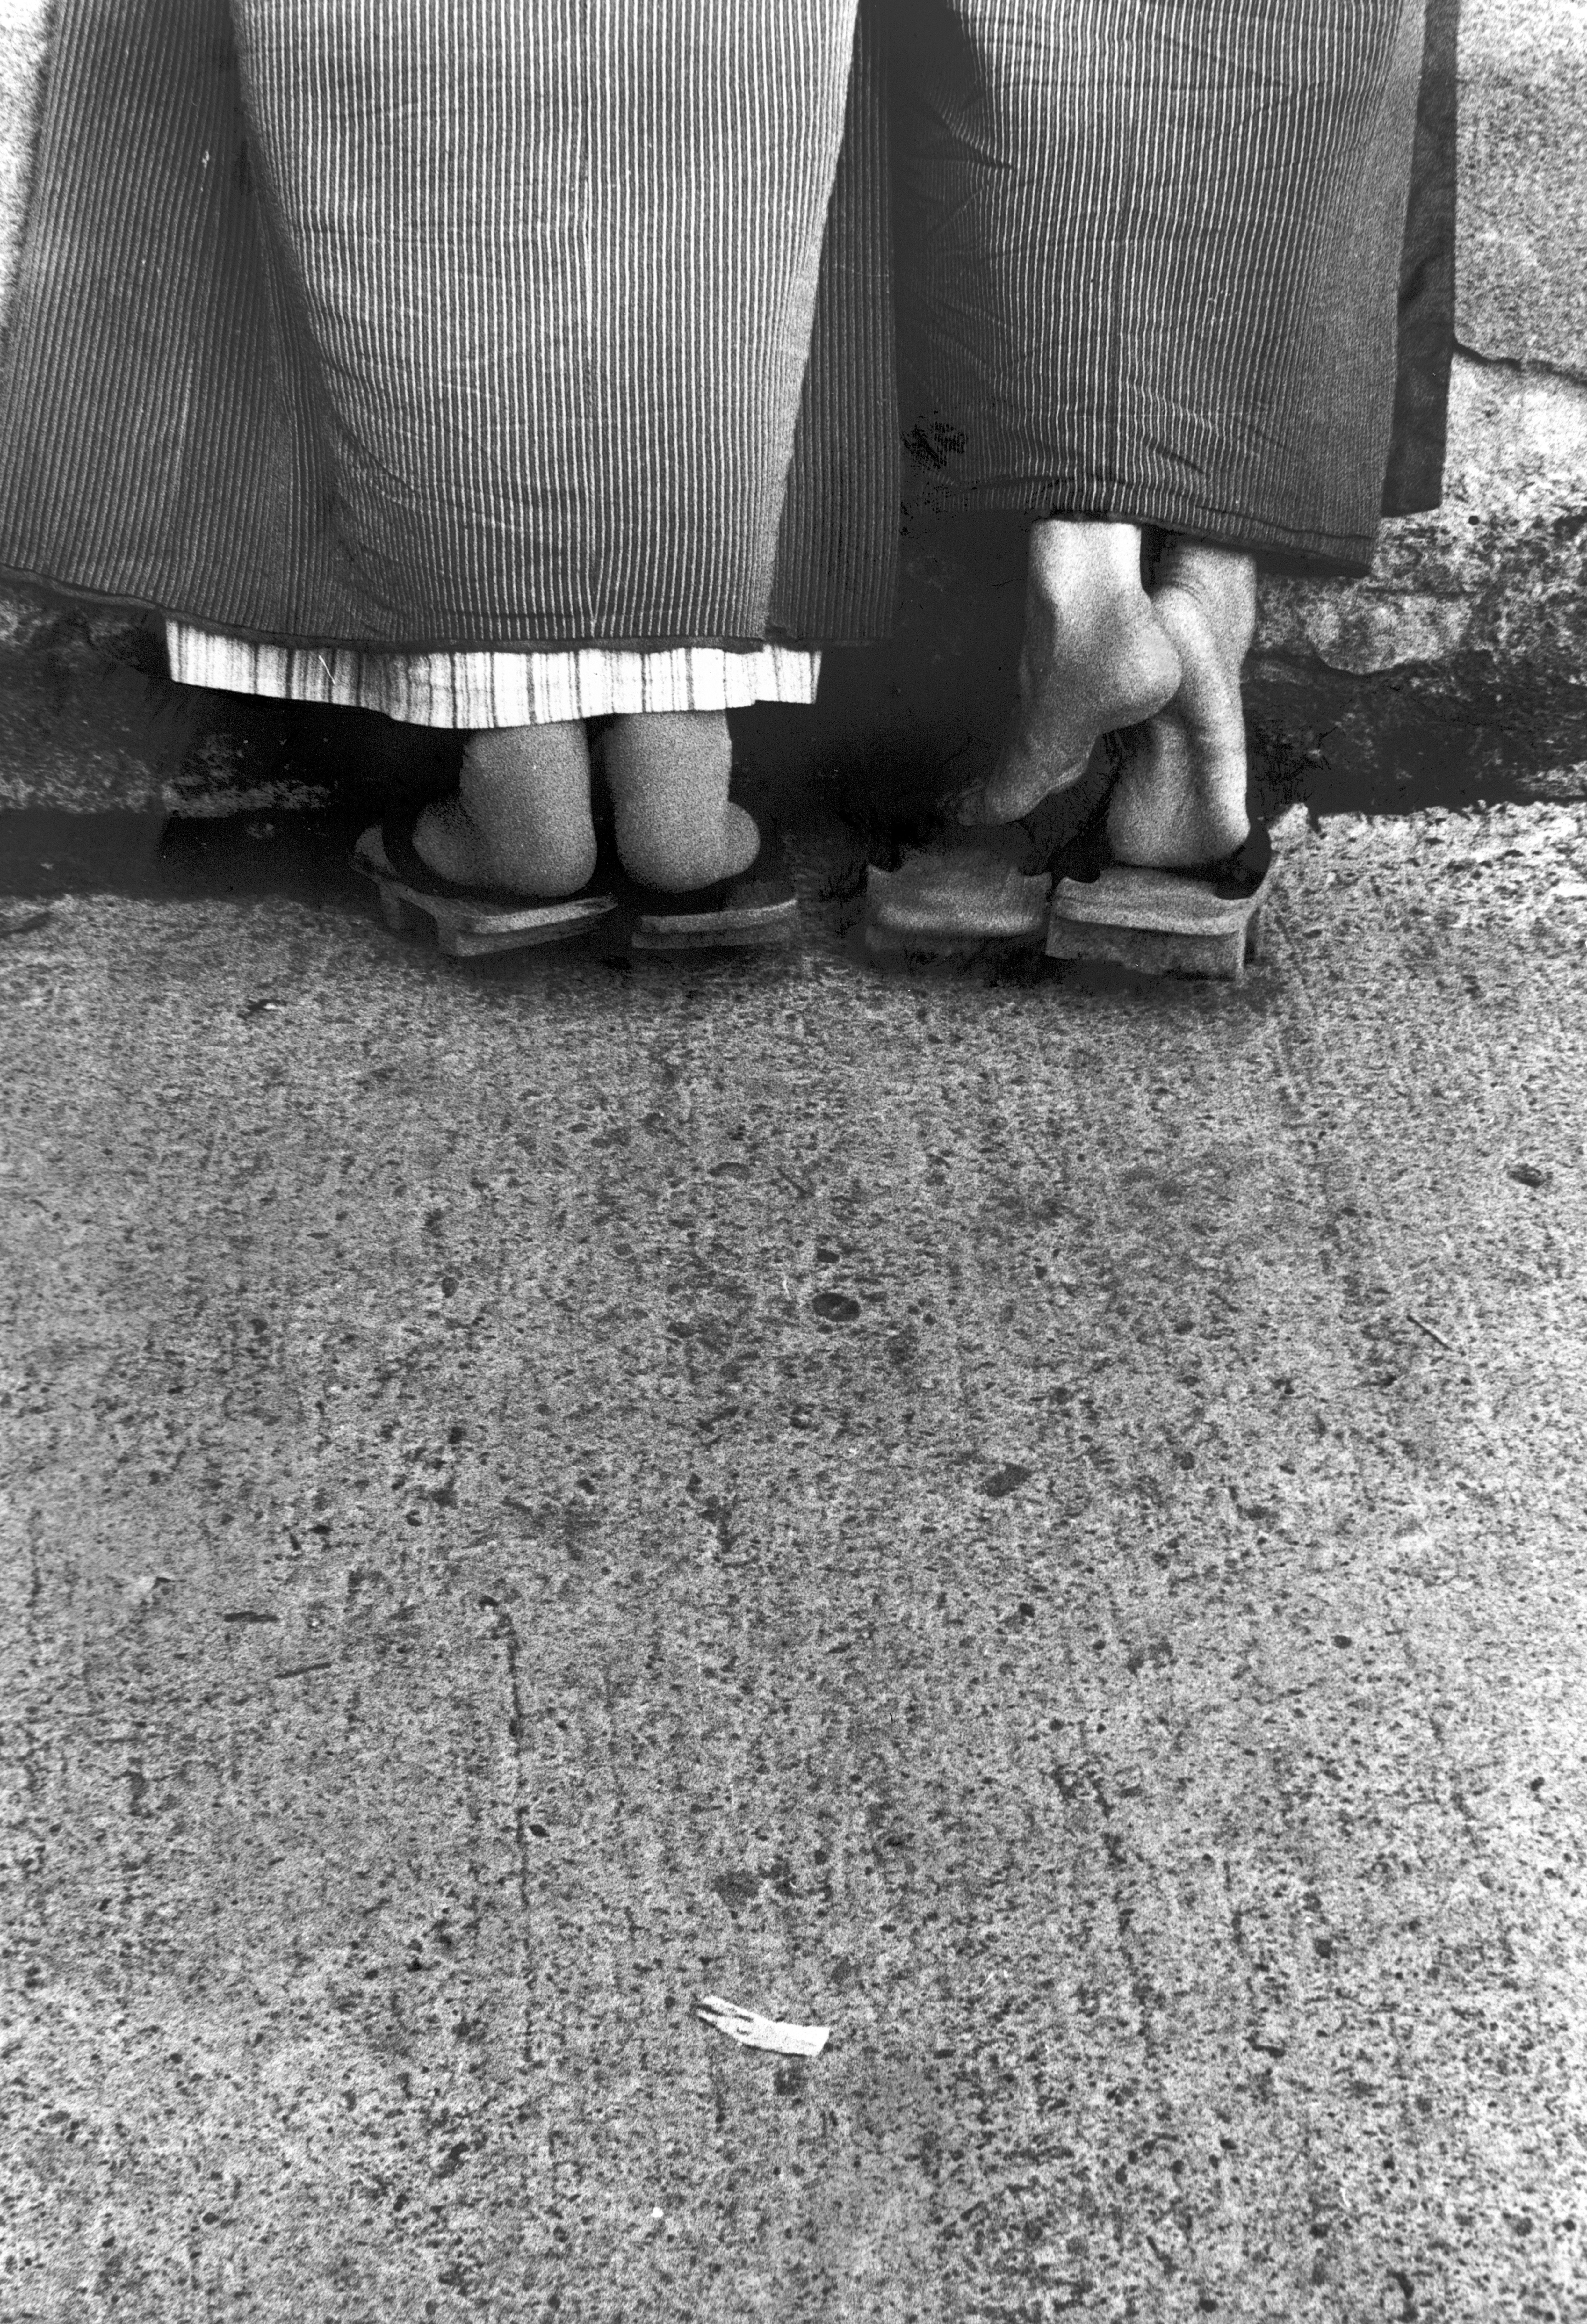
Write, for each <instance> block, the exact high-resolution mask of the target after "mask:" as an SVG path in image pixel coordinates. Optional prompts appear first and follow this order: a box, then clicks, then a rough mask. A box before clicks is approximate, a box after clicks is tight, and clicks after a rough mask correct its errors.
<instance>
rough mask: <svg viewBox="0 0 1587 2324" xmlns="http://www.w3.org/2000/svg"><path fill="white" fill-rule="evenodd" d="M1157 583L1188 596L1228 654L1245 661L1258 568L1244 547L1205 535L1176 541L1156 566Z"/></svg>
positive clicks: (1254, 616) (1253, 628)
mask: <svg viewBox="0 0 1587 2324" xmlns="http://www.w3.org/2000/svg"><path fill="white" fill-rule="evenodd" d="M1164 589H1173V590H1176V591H1178V592H1179V593H1180V594H1181V595H1184V596H1186V597H1188V598H1189V599H1190V601H1191V603H1192V604H1194V605H1195V606H1196V608H1197V609H1198V611H1199V612H1200V613H1202V614H1203V615H1204V617H1205V619H1206V620H1207V622H1209V623H1210V624H1211V626H1212V628H1213V632H1214V634H1215V636H1216V637H1217V639H1218V641H1219V643H1220V645H1221V646H1222V647H1223V650H1224V652H1225V653H1226V654H1232V656H1233V658H1234V659H1236V660H1237V661H1243V660H1244V659H1245V657H1246V655H1247V653H1248V652H1249V651H1250V643H1251V640H1252V638H1253V637H1254V636H1255V634H1256V623H1257V569H1256V560H1255V559H1254V558H1251V557H1250V556H1248V555H1247V554H1246V553H1245V551H1244V550H1242V549H1223V548H1220V547H1219V546H1218V545H1217V544H1216V543H1214V542H1213V541H1206V540H1186V539H1175V540H1171V541H1170V542H1169V543H1168V546H1167V549H1166V550H1165V551H1164V554H1163V558H1162V561H1161V563H1160V564H1159V565H1158V590H1159V591H1161V590H1164Z"/></svg>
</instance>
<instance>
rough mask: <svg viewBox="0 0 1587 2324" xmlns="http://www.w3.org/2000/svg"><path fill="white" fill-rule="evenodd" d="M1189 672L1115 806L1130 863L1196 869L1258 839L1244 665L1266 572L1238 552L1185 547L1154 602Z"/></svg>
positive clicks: (1114, 828) (1153, 720)
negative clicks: (1250, 794)
mask: <svg viewBox="0 0 1587 2324" xmlns="http://www.w3.org/2000/svg"><path fill="white" fill-rule="evenodd" d="M1152 604H1153V606H1154V608H1155V610H1156V613H1157V616H1158V621H1159V622H1160V623H1161V624H1162V627H1163V629H1164V631H1165V632H1166V633H1167V636H1168V637H1169V638H1170V639H1171V640H1172V641H1173V643H1174V648H1175V650H1176V653H1177V654H1178V657H1179V661H1180V666H1181V669H1182V672H1183V676H1182V678H1181V680H1180V684H1179V689H1178V691H1177V693H1176V695H1175V696H1174V698H1173V700H1172V701H1171V702H1169V703H1168V704H1167V706H1166V707H1165V708H1163V709H1161V710H1159V711H1158V712H1157V713H1156V714H1155V715H1153V716H1152V717H1150V718H1149V719H1147V720H1146V721H1145V724H1144V727H1143V730H1142V732H1141V734H1140V739H1139V742H1138V745H1137V747H1136V748H1135V749H1134V750H1132V751H1131V752H1130V757H1129V758H1128V760H1127V761H1125V765H1124V770H1123V772H1122V773H1121V775H1120V777H1119V780H1118V783H1117V784H1116V786H1115V788H1114V790H1113V796H1112V801H1111V803H1110V805H1109V808H1108V842H1109V844H1110V846H1111V847H1112V851H1113V853H1114V855H1115V856H1116V857H1117V859H1118V860H1119V862H1121V863H1144V864H1151V865H1154V866H1157V867H1158V868H1160V869H1162V870H1164V871H1196V870H1198V869H1200V868H1201V867H1202V866H1203V865H1205V864H1209V863H1219V862H1223V859H1224V857H1225V856H1228V855H1232V853H1234V851H1235V849H1236V848H1237V847H1239V846H1240V845H1241V844H1242V842H1243V841H1244V840H1245V839H1246V837H1247V836H1248V835H1249V833H1250V817H1249V816H1248V815H1247V813H1246V806H1245V788H1246V765H1245V715H1244V708H1243V705H1242V704H1241V696H1240V667H1241V663H1242V662H1243V661H1244V659H1245V657H1246V655H1247V653H1248V652H1249V651H1250V641H1251V637H1252V634H1253V632H1254V631H1255V628H1256V567H1255V566H1254V565H1253V564H1252V562H1251V560H1250V558H1249V557H1246V556H1242V555H1241V553H1240V552H1239V551H1238V550H1236V549H1212V548H1208V547H1206V546H1205V545H1204V544H1203V543H1199V542H1194V541H1175V542H1174V543H1173V545H1172V546H1171V547H1170V549H1169V550H1168V553H1167V557H1166V558H1164V560H1163V563H1162V566H1161V567H1160V568H1159V575H1158V586H1157V589H1156V590H1155V592H1154V594H1153V596H1152Z"/></svg>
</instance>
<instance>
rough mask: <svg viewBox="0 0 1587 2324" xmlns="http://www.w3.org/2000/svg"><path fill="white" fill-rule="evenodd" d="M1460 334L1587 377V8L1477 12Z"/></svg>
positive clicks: (1532, 2)
mask: <svg viewBox="0 0 1587 2324" xmlns="http://www.w3.org/2000/svg"><path fill="white" fill-rule="evenodd" d="M1462 50H1463V64H1462V87H1461V267H1460V334H1461V337H1462V340H1463V341H1464V343H1465V344H1466V346H1470V347H1472V348H1474V349H1475V350H1477V351H1478V352H1479V353H1481V354H1482V355H1510V356H1516V357H1519V358H1522V359H1524V360H1526V361H1527V362H1531V363H1547V364H1560V365H1563V366H1564V367H1566V368H1568V369H1570V370H1573V371H1575V372H1577V373H1580V374H1582V375H1584V376H1587V259H1584V258H1583V254H1582V226H1583V213H1584V212H1587V195H1584V193H1583V189H1584V188H1587V0H1465V5H1464V12H1463V23H1462Z"/></svg>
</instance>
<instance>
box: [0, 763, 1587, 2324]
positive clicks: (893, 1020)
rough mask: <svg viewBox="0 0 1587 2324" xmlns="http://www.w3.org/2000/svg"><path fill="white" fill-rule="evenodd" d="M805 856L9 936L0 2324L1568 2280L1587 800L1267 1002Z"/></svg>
mask: <svg viewBox="0 0 1587 2324" xmlns="http://www.w3.org/2000/svg"><path fill="white" fill-rule="evenodd" d="M802 860H803V864H804V871H805V880H806V888H807V901H808V905H809V915H808V917H809V935H808V938H807V945H806V949H805V951H804V954H803V955H802V957H800V958H799V959H798V960H796V961H794V962H792V963H789V964H782V965H779V964H752V965H750V966H747V967H745V966H734V965H732V964H710V963H706V964H694V965H692V966H686V967H685V968H684V969H683V970H682V971H681V972H679V971H677V970H676V969H674V968H669V967H660V968H651V967H646V968H642V969H639V970H632V969H630V967H629V966H628V965H627V964H626V963H625V962H623V961H620V960H616V959H609V958H604V957H602V956H599V955H595V954H586V955H582V956H578V955H562V956H558V957H550V958H544V959H540V960H538V961H535V960H529V961H523V962H520V963H518V964H494V965H491V966H488V967H485V968H483V969H476V970H470V969H463V970H458V969H457V968H455V967H453V966H450V965H447V964H443V963H441V962H440V961H439V959H438V957H437V955H436V954H434V953H432V952H429V951H426V950H424V949H422V948H418V947H415V946H412V945H401V944H399V943H396V942H395V941H393V940H392V939H390V938H388V937H387V936H386V935H385V933H384V932H383V930H382V929H381V928H380V927H379V926H378V925H377V924H376V923H375V921H374V918H373V916H372V914H371V912H370V910H369V908H368V907H367V905H366V903H365V901H364V899H363V897H362V896H361V895H359V894H357V893H355V892H354V890H352V888H351V885H350V884H348V885H346V886H344V885H343V883H342V882H341V881H339V880H337V879H328V881H325V882H324V883H323V884H322V885H321V886H320V887H319V888H318V890H314V891H312V892H307V891H300V892H289V893H285V894H282V895H280V896H270V895H253V896H249V895H247V894H246V893H245V890H246V889H247V886H248V882H247V881H246V880H245V879H244V878H243V877H242V876H241V875H240V874H238V875H237V877H236V878H235V880H230V881H229V882H228V876H226V875H225V874H224V873H222V874H217V876H216V877H214V878H213V879H212V880H211V881H209V890H210V891H209V892H203V891H202V889H201V888H200V889H199V890H195V888H194V886H193V883H192V882H191V881H190V880H189V881H187V882H186V883H185V884H183V883H182V882H174V883H173V885H172V888H171V892H170V893H169V894H161V892H159V887H158V881H155V882H154V884H153V889H152V891H146V892H143V893H142V894H139V895H116V894H114V893H109V894H105V893H86V892H85V893H81V894H78V895H75V896H73V895H68V896H66V897H63V898H62V899H60V900H59V901H58V903H57V904H56V906H55V908H54V910H53V913H52V916H51V918H49V919H48V920H47V921H46V922H44V923H43V924H42V925H39V926H37V927H32V929H31V930H24V931H23V933H20V934H17V935H14V936H10V937H8V938H6V939H5V941H4V942H3V943H0V1001H3V1004H4V1012H5V1016H4V1022H5V1083H4V1087H5V1115H6V1136H5V1163H4V1180H3V1187H4V1207H3V1211H0V1216H3V1218H4V1221H5V1235H6V1240H7V1244H8V1251H9V1257H8V1266H7V1271H6V1277H5V1282H6V1293H5V1296H6V1302H7V1319H6V1327H5V1339H6V1345H7V1351H8V1378H7V1380H6V1383H5V1434H6V1441H7V1446H8V1459H7V1464H6V1465H7V1471H8V1484H9V1498H8V1507H7V1517H6V1536H5V1538H6V1552H5V1592H6V1596H5V1628H4V1647H3V1653H4V1694H3V1701H0V1719H3V1721H4V1728H5V1768H6V1783H7V1801H8V1806H7V1843H8V1854H7V1870H6V1884H7V1886H6V1898H5V2009H4V2021H5V2022H4V2033H3V2036H0V2052H3V2057H0V2091H3V2098H0V2115H3V2117H4V2121H5V2158H6V2159H5V2203H4V2206H3V2207H0V2208H3V2213H4V2216H3V2218H0V2253H3V2257H0V2270H3V2272H0V2287H3V2288H0V2310H3V2312H4V2314H5V2317H6V2318H7V2319H14V2320H15V2324H24V2319H28V2320H29V2324H32V2319H49V2324H57V2319H60V2324H67V2319H69V2324H100V2319H127V2324H143V2319H149V2324H177V2319H184V2320H185V2319H189V2318H191V2319H200V2318H201V2319H211V2318H219V2317H226V2318H235V2319H247V2324H265V2319H271V2324H274V2319H281V2320H282V2324H300V2319H326V2324H344V2319H346V2324H352V2319H369V2324H377V2319H378V2324H408V2319H436V2324H464V2319H468V2324H475V2319H495V2318H500V2319H513V2324H518V2319H549V2318H551V2317H552V2316H556V2317H558V2318H560V2319H574V2318H577V2319H589V2324H617V2319H625V2324H626V2319H646V2324H662V2319H667V2324H670V2319H678V2324H683V2319H689V2324H697V2319H698V2324H718V2319H720V2324H739V2319H761V2318H764V2319H777V2324H817V2319H820V2324H826V2319H846V2318H856V2319H857V2318H874V2319H888V2324H895V2319H896V2324H903V2319H919V2324H938V2319H942V2320H943V2324H948V2319H953V2324H959V2320H960V2319H964V2324H970V2319H976V2324H983V2320H984V2324H992V2319H999V2324H1001V2319H1046V2318H1051V2317H1057V2316H1060V2315H1066V2314H1075V2315H1080V2316H1084V2317H1086V2318H1093V2319H1136V2318H1139V2319H1179V2318H1195V2317H1200V2316H1202V2315H1214V2316H1222V2317H1224V2318H1228V2319H1284V2320H1285V2324H1287V2319H1338V2324H1360V2319H1378V2318H1384V2319H1418V2324H1435V2319H1436V2324H1489V2319H1498V2318H1505V2319H1509V2318H1523V2317H1524V2318H1539V2319H1542V2318H1546V2319H1561V2324H1563V2319H1575V2318H1580V2317H1582V2315H1584V2314H1587V2292H1584V2289H1583V2282H1584V2277H1583V2269H1582V2261H1581V2256H1580V2253H1581V2245H1582V2235H1583V2232H1584V2231H1587V2183H1584V2171H1587V2148H1584V2144H1583V2142H1584V2136H1587V2106H1584V2097H1587V2082H1584V2075H1587V2043H1584V2041H1583V2013H1582V1977H1583V1972H1584V1969H1587V1961H1584V1959H1583V1895H1582V1840H1583V1828H1584V1816H1583V1806H1584V1799H1583V1756H1584V1751H1587V1745H1584V1742H1583V1729H1582V1718H1581V1711H1580V1705H1581V1702H1582V1689H1583V1683H1584V1681H1587V1667H1584V1665H1587V1650H1584V1643H1583V1641H1584V1632H1583V1592H1582V1583H1583V1575H1584V1563H1587V1545H1584V1542H1583V1517H1582V1369H1583V1364H1582V1304H1581V1303H1582V1286H1581V1273H1580V1267H1581V1254H1582V1187H1583V1170H1582V1164H1583V1156H1582V1105H1581V1092H1582V1085H1583V1084H1582V1074H1583V1066H1584V1063H1587V1060H1584V1055H1583V1052H1584V1049H1587V1032H1584V1029H1583V1028H1584V1022H1587V1020H1584V1018H1583V1010H1582V1003H1583V998H1584V992H1587V900H1584V897H1583V890H1584V887H1587V871H1584V868H1583V867H1584V865H1587V811H1583V810H1582V809H1580V808H1575V809H1559V810H1549V809H1545V808H1528V809H1511V810H1507V811H1506V812H1505V813H1504V814H1502V815H1497V816H1488V817H1481V816H1474V815H1473V816H1444V817H1431V818H1422V819H1419V820H1417V821H1416V822H1407V823H1403V824H1392V825H1367V824H1361V823H1352V822H1346V821H1339V822H1335V823H1333V824H1330V825H1327V826H1325V832H1324V838H1323V839H1322V840H1320V841H1319V842H1318V843H1317V844H1315V846H1314V847H1313V848H1312V849H1311V850H1310V851H1309V853H1307V854H1306V857H1305V859H1304V861H1303V862H1302V864H1301V865H1300V866H1299V867H1297V868H1295V869H1293V870H1292V871H1291V874H1290V880H1291V887H1290V892H1289V895H1288V899H1287V902H1286V904H1285V906H1284V908H1283V912H1282V915H1281V925H1280V930H1279V936H1278V946H1277V953H1276V957H1275V958H1274V960H1273V962H1272V963H1271V964H1270V965H1269V966H1268V967H1267V968H1266V969H1264V970H1263V971H1262V972H1261V973H1259V976H1258V977H1257V978H1256V980H1255V981H1254V982H1252V983H1251V984H1250V986H1249V987H1248V988H1247V990H1246V991H1244V992H1243V993H1236V992H1233V991H1229V990H1226V989H1213V988H1209V987H1195V986H1178V987H1158V988H1152V987H1137V986H1131V985H1130V984H1129V983H1127V982H1097V981H1087V980H1086V979H1085V978H1084V976H1081V975H1075V974H1073V973H1071V974H1068V975H1066V976H1060V975H1058V974H1057V973H1056V972H1044V973H1038V974H1036V975H1031V976H1026V975H1020V976H1011V977H1003V978H999V977H996V976H992V975H989V974H987V973H983V972H976V973H964V974H954V975H946V974H939V975H936V976H933V977H930V978H927V979H918V980H915V981H910V980H909V979H907V978H902V977H889V978H886V979H883V978H881V977H879V976H876V975H874V974H872V973H869V972H867V971H866V970H865V969H864V968H863V966H861V965H860V964H858V963H857V962H856V961H855V960H854V958H853V954H852V949H851V948H850V947H849V945H848V943H847V940H845V938H844V935H843V932H842V929H843V922H844V919H845V918H846V917H847V916H848V915H850V914H852V912H853V908H854V907H853V902H852V900H845V899H844V896H843V892H842V891H843V890H844V889H845V888H847V887H848V886H849V885H850V884H851V883H850V881H849V879H848V876H847V871H848V867H847V866H846V865H845V862H844V852H843V847H842V845H841V844H840V842H839V841H838V839H837V838H836V837H835V835H834V834H832V833H830V832H826V831H825V830H817V829H812V830H811V831H809V832H808V833H807V835H806V838H805V842H804V847H803V859H802ZM228 884H229V886H230V887H231V888H232V889H233V890H235V893H228V892H227V890H228ZM145 885H146V888H147V883H145ZM701 1987H706V1988H709V1989H714V1990H716V1991H720V1992H724V1993H727V1994H729V1995H730V1996H732V1997H734V1998H736V1999H740V2000H743V2001H745V2002H748V2003H752V2004H754V2005H757V2006H761V2007H762V2008H765V2009H768V2010H771V2011H775V2012H779V2013H782V2014H785V2015H792V2016H795V2017H798V2018H800V2019H807V2020H815V2021H817V2022H820V2023H825V2024H831V2026H832V2027H833V2029H834V2032H833V2039H832V2043H831V2046H830V2048H829V2050H828V2052H827V2053H826V2056H825V2057H823V2058H822V2059H820V2060H819V2061H817V2062H816V2063H814V2064H812V2065H809V2066H802V2065H789V2064H787V2063H784V2062H782V2061H776V2060H772V2059H768V2058H760V2057H755V2056H752V2055H750V2054H748V2053H743V2052H738V2051H736V2050H734V2049H733V2048H732V2047H731V2046H730V2045H728V2044H727V2043H724V2041H722V2040H721V2038H720V2037H718V2036H715V2035H714V2034H711V2033H707V2032H706V2030H705V2029H703V2028H702V2027H700V2026H699V2025H698V2024H696V2023H695V2022H694V2021H693V2020H692V2018H691V2016H690V2014H689V2013H690V2004H691V1999H692V1997H693V1996H694V1995H695V1994H696V1993H697V1991H698V1990H699V1989H700V1988H701Z"/></svg>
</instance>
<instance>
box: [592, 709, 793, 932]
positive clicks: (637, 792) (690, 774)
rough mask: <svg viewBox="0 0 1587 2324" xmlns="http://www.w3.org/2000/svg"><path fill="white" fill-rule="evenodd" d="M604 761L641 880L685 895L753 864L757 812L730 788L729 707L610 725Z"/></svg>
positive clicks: (622, 845)
mask: <svg viewBox="0 0 1587 2324" xmlns="http://www.w3.org/2000/svg"><path fill="white" fill-rule="evenodd" d="M601 762H602V765H603V767H604V770H605V775H606V781H607V784H608V787H609V788H610V789H611V793H612V808H613V816H614V821H615V824H616V830H617V853H618V854H619V855H620V856H621V857H622V859H623V870H624V871H626V872H627V873H628V875H629V877H630V878H631V879H632V880H636V881H638V882H639V884H640V886H641V888H654V889H658V890H660V891H662V892H663V893H665V894H668V895H679V894H682V893H684V892H686V891H687V890H689V889H691V888H709V887H712V886H714V885H715V883H716V881H719V880H734V879H736V878H737V877H738V875H739V873H740V872H741V871H748V870H749V868H750V865H751V864H752V862H754V860H755V857H756V856H757V854H758V853H760V846H761V839H760V834H759V833H758V832H757V831H756V829H755V825H754V820H753V818H752V816H747V815H746V814H745V813H744V811H743V807H735V806H734V804H733V802H732V801H731V800H730V799H729V798H728V796H727V786H728V781H729V778H730V777H731V774H732V771H733V744H732V741H731V738H730V736H729V734H728V731H727V717H726V714H725V712H723V711H720V710H685V711H654V712H651V713H650V714H649V715H646V716H644V717H633V718H619V719H616V720H614V723H613V724H612V725H611V726H610V727H608V728H607V730H606V733H605V737H604V742H603V744H602V754H601Z"/></svg>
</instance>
